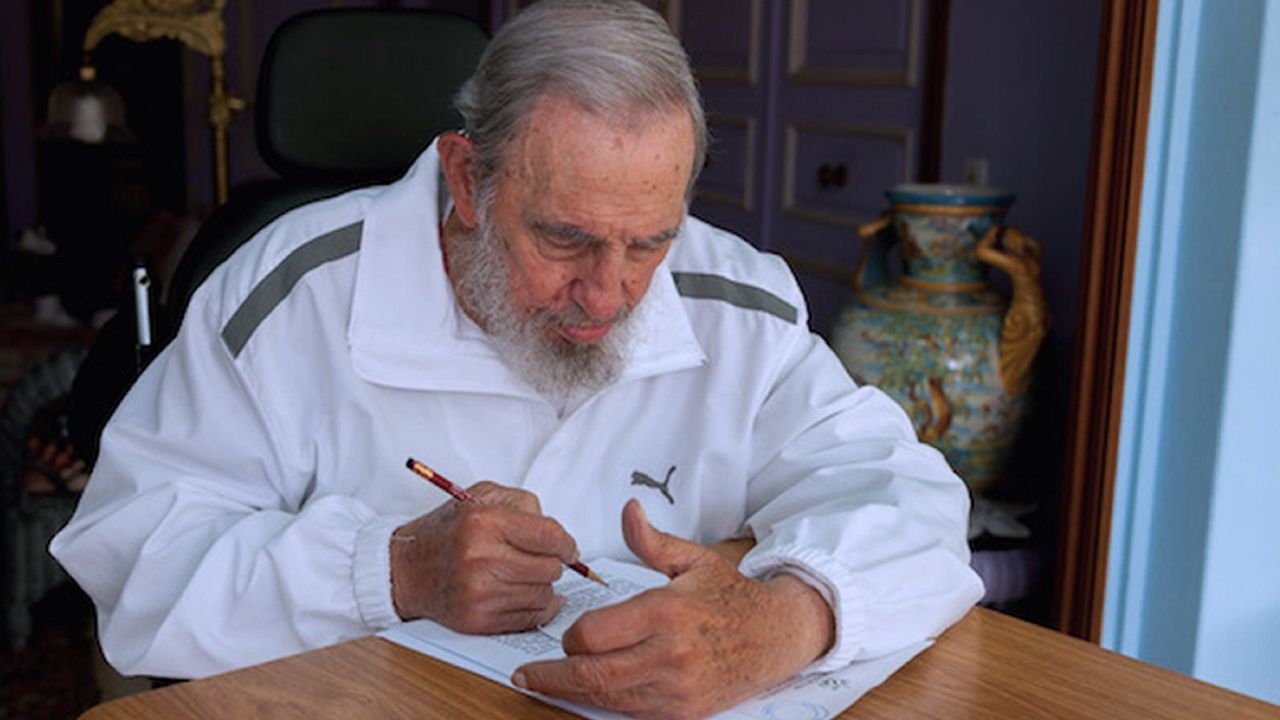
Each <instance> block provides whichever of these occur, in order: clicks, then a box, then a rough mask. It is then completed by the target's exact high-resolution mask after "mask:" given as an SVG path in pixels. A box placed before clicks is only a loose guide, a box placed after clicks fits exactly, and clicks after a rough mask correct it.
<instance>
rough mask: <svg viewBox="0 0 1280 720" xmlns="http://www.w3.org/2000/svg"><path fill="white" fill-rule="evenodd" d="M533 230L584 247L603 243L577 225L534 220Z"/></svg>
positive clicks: (601, 239)
mask: <svg viewBox="0 0 1280 720" xmlns="http://www.w3.org/2000/svg"><path fill="white" fill-rule="evenodd" d="M533 228H534V229H535V230H538V231H540V232H544V233H547V234H548V235H555V236H557V237H561V238H564V239H565V240H572V241H574V242H579V243H582V244H584V245H588V244H591V245H598V244H601V243H603V242H604V239H603V238H599V237H596V236H595V235H592V234H591V233H589V232H587V231H586V230H583V229H582V228H580V227H578V226H577V225H570V224H568V223H553V222H545V221H543V220H534V221H533Z"/></svg>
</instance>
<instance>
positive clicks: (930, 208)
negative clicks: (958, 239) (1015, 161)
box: [893, 203, 1004, 217]
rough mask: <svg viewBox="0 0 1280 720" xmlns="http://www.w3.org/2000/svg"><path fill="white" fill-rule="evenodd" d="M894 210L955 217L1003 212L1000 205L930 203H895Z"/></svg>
mask: <svg viewBox="0 0 1280 720" xmlns="http://www.w3.org/2000/svg"><path fill="white" fill-rule="evenodd" d="M893 211H894V212H897V213H918V214H920V215H947V216H954V217H980V216H982V215H990V214H992V213H997V214H999V213H1003V212H1004V208H1003V207H1002V206H1000V205H935V204H930V203H894V204H893Z"/></svg>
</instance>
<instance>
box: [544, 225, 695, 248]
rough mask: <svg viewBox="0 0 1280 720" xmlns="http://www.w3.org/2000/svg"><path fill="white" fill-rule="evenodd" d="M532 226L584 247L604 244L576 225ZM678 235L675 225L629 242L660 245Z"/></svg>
mask: <svg viewBox="0 0 1280 720" xmlns="http://www.w3.org/2000/svg"><path fill="white" fill-rule="evenodd" d="M532 224H533V227H534V229H535V230H538V231H540V232H544V233H547V234H549V235H555V236H557V237H561V238H564V239H566V240H572V241H574V242H579V243H582V244H584V245H586V244H602V243H604V242H605V241H604V238H601V237H598V236H596V235H592V234H591V233H589V232H587V231H586V230H583V229H582V228H580V227H578V226H577V225H570V224H569V223H555V222H546V221H543V220H534V221H533V223H532ZM679 234H680V226H679V225H676V226H675V227H671V228H667V229H666V230H663V231H661V232H658V233H656V234H654V235H650V236H649V237H646V238H637V239H634V240H632V241H631V242H633V243H638V244H641V245H661V244H663V243H665V242H667V241H668V240H671V239H672V238H674V237H675V236H676V235H679Z"/></svg>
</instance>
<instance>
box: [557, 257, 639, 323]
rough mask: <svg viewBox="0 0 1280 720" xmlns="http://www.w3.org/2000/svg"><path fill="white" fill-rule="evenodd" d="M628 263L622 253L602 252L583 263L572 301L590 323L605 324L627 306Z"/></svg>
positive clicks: (572, 294)
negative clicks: (593, 321)
mask: <svg viewBox="0 0 1280 720" xmlns="http://www.w3.org/2000/svg"><path fill="white" fill-rule="evenodd" d="M626 274H627V261H626V257H625V254H624V252H620V251H618V250H615V249H612V248H601V249H600V250H599V251H597V252H595V253H592V255H591V256H590V257H589V258H588V259H587V260H586V262H584V263H583V267H582V268H581V270H580V272H579V273H578V279H577V280H576V281H575V282H574V290H575V292H573V293H571V297H572V299H573V301H574V302H576V303H577V304H578V305H579V306H580V307H581V308H582V309H583V310H585V311H587V314H588V315H590V316H591V319H592V320H595V321H598V322H604V321H606V320H609V319H610V318H612V317H614V316H615V315H617V314H618V311H619V310H621V309H622V307H623V305H624V304H626V302H627V298H626V287H625V284H626V280H627V277H626Z"/></svg>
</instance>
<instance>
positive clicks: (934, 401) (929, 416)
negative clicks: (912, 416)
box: [907, 377, 951, 443]
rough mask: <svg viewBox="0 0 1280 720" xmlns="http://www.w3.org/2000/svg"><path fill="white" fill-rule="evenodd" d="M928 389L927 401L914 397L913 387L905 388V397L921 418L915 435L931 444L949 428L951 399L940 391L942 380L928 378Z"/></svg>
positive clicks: (914, 389)
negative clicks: (909, 400)
mask: <svg viewBox="0 0 1280 720" xmlns="http://www.w3.org/2000/svg"><path fill="white" fill-rule="evenodd" d="M928 388H929V397H928V399H927V400H926V399H925V398H922V397H918V396H917V395H916V387H915V385H912V386H911V387H909V388H907V397H908V398H910V399H911V405H912V407H914V408H915V410H916V414H917V415H918V416H919V417H921V418H922V420H921V421H920V427H918V428H916V434H918V435H919V436H920V440H921V441H923V442H927V443H931V442H934V441H935V440H938V439H939V438H941V437H942V436H943V435H946V434H947V430H949V429H950V428H951V399H950V398H948V397H947V393H946V392H945V391H944V390H943V389H942V378H936V377H933V378H929V382H928Z"/></svg>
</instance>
